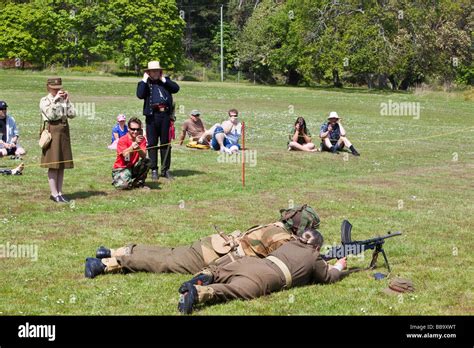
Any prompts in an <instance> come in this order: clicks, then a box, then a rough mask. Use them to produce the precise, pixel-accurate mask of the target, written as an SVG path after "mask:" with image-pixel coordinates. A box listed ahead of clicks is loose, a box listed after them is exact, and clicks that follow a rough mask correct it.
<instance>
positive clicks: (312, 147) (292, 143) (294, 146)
mask: <svg viewBox="0 0 474 348" xmlns="http://www.w3.org/2000/svg"><path fill="white" fill-rule="evenodd" d="M288 146H289V148H290V149H291V150H296V151H306V152H317V151H318V149H317V148H316V146H315V145H314V144H313V143H307V144H304V145H301V144H298V143H297V142H296V141H290V143H289V144H288Z"/></svg>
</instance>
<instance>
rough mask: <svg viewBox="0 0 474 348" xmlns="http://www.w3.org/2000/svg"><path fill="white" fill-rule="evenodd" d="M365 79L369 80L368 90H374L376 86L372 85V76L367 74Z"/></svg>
mask: <svg viewBox="0 0 474 348" xmlns="http://www.w3.org/2000/svg"><path fill="white" fill-rule="evenodd" d="M365 77H366V79H367V88H368V89H372V88H374V85H373V83H372V74H370V73H367V74H365Z"/></svg>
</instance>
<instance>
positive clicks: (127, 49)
mask: <svg viewBox="0 0 474 348" xmlns="http://www.w3.org/2000/svg"><path fill="white" fill-rule="evenodd" d="M221 7H222V9H223V18H224V26H223V27H224V30H223V31H224V47H225V49H224V61H225V68H226V70H227V72H228V73H232V72H234V73H235V72H236V71H237V70H240V71H242V72H243V73H244V74H246V75H247V76H248V77H251V78H255V79H256V80H258V81H260V82H262V83H282V84H292V85H298V84H304V85H311V84H314V83H330V84H333V85H334V86H342V85H343V83H345V82H350V83H353V84H364V85H368V86H369V87H373V86H377V87H381V88H386V87H391V88H393V89H406V88H408V87H409V86H410V85H414V84H416V83H421V82H428V83H430V82H438V83H451V82H453V81H456V82H458V83H464V84H473V82H474V81H473V78H474V68H473V65H472V30H471V29H472V21H473V15H472V11H471V10H470V8H471V4H470V1H469V0H456V1H452V0H417V1H406V0H286V1H284V0H192V1H191V0H177V1H172V0H153V1H145V0H137V1H133V2H129V1H126V0H107V1H93V0H86V1H80V0H67V1H56V0H32V1H3V2H0V59H2V58H3V59H13V58H20V59H21V61H23V62H24V61H27V62H31V63H33V64H35V65H38V66H43V67H46V66H48V65H51V64H62V65H64V66H67V67H69V66H75V65H86V64H89V63H91V62H98V61H104V60H109V59H114V60H115V61H116V62H117V63H119V65H120V66H121V67H125V68H129V69H134V70H139V68H140V67H142V66H143V65H144V64H146V61H147V60H150V59H159V60H161V61H162V62H163V65H165V66H167V67H170V68H178V69H179V68H183V67H184V66H185V64H184V62H185V61H186V59H187V61H188V62H189V61H190V60H192V61H195V62H198V63H200V64H202V65H204V66H207V67H211V68H212V67H214V68H217V67H218V65H219V60H220V11H221Z"/></svg>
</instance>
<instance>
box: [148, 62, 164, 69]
mask: <svg viewBox="0 0 474 348" xmlns="http://www.w3.org/2000/svg"><path fill="white" fill-rule="evenodd" d="M163 69H164V68H163V67H162V66H161V65H160V62H159V61H157V60H152V61H151V62H148V67H147V68H146V69H145V71H150V70H163Z"/></svg>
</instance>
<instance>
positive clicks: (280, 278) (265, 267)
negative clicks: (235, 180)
mask: <svg viewBox="0 0 474 348" xmlns="http://www.w3.org/2000/svg"><path fill="white" fill-rule="evenodd" d="M322 244H323V236H322V235H321V233H319V232H318V231H316V230H314V229H311V228H310V229H307V230H305V231H304V233H303V234H302V235H301V237H298V238H295V239H294V240H291V241H289V242H288V243H286V244H285V245H282V246H281V247H280V248H278V249H277V250H275V251H273V252H272V253H270V254H269V256H267V257H266V258H256V257H244V258H241V259H239V260H236V261H235V262H232V263H230V264H227V265H225V266H217V265H211V266H209V268H206V269H204V270H203V271H202V272H201V273H200V274H198V275H197V276H195V277H194V278H193V279H191V280H190V281H188V282H185V283H183V284H182V285H181V287H180V288H179V290H178V291H179V293H180V294H181V295H180V300H179V304H178V310H179V311H180V312H181V313H183V314H191V313H192V311H193V309H194V307H195V306H196V305H198V304H211V303H216V302H225V301H229V300H232V299H242V300H251V299H254V298H257V297H260V296H264V295H268V294H270V293H272V292H276V291H280V290H282V289H288V288H290V287H292V286H293V287H295V286H303V285H308V284H315V283H322V284H327V283H333V282H336V281H338V280H340V279H341V275H342V273H341V271H342V270H343V269H345V268H346V258H342V259H340V260H338V261H337V262H336V264H335V266H331V265H328V264H327V263H326V262H325V261H324V260H323V259H322V258H321V256H320V255H319V250H320V248H321V245H322Z"/></svg>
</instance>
